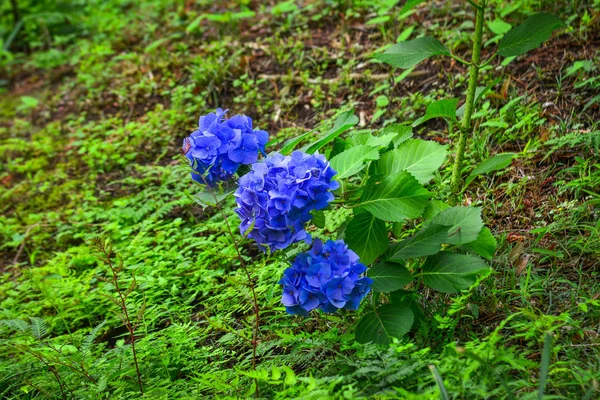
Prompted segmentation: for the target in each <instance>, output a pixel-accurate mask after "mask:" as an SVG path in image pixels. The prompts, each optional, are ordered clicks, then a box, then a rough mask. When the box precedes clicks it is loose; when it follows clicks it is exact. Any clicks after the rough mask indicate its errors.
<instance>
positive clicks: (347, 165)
mask: <svg viewBox="0 0 600 400" xmlns="http://www.w3.org/2000/svg"><path fill="white" fill-rule="evenodd" d="M378 158H379V151H377V147H373V146H367V145H363V146H355V147H352V148H351V149H349V150H346V151H344V152H342V153H340V154H338V155H337V156H335V157H333V158H332V159H331V167H332V168H333V169H334V170H336V171H337V175H336V177H335V178H336V179H346V178H348V177H349V176H352V175H354V174H356V173H358V172H360V171H362V169H363V168H364V167H365V161H372V160H377V159H378Z"/></svg>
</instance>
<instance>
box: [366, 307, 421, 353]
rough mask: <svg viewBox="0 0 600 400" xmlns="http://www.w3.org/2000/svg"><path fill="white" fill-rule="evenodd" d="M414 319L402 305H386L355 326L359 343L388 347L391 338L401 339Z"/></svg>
mask: <svg viewBox="0 0 600 400" xmlns="http://www.w3.org/2000/svg"><path fill="white" fill-rule="evenodd" d="M414 319H415V317H414V315H413V313H412V311H411V310H410V308H409V307H408V306H406V305H404V304H386V305H384V306H381V307H379V308H377V309H376V310H374V311H373V312H370V313H369V314H367V315H365V316H364V317H363V318H362V319H361V320H360V321H359V322H358V325H357V326H356V340H357V341H358V342H359V343H369V342H373V343H376V344H381V345H386V346H387V345H389V344H390V343H391V342H392V338H401V337H402V336H404V335H406V334H407V333H408V331H410V328H411V327H412V324H413V321H414Z"/></svg>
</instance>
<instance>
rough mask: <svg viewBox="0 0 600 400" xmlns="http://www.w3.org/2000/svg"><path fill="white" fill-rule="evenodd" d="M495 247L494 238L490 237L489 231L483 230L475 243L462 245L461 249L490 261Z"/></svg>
mask: <svg viewBox="0 0 600 400" xmlns="http://www.w3.org/2000/svg"><path fill="white" fill-rule="evenodd" d="M496 245H497V243H496V238H495V237H494V235H492V232H491V231H490V229H489V228H483V229H482V230H481V232H479V235H478V236H477V239H475V241H473V242H471V243H467V244H464V245H462V246H461V247H462V248H463V249H464V250H466V251H468V252H469V253H475V254H479V255H480V256H481V257H483V258H487V259H488V260H491V259H492V257H494V253H495V252H496Z"/></svg>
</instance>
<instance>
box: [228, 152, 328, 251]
mask: <svg viewBox="0 0 600 400" xmlns="http://www.w3.org/2000/svg"><path fill="white" fill-rule="evenodd" d="M335 174H336V171H335V170H334V169H333V168H331V166H330V165H329V162H327V160H326V159H325V156H323V155H320V154H318V153H317V154H314V155H310V154H306V153H303V152H301V151H295V152H293V153H292V154H291V155H290V156H285V157H284V156H282V155H281V154H279V153H272V154H270V155H269V156H268V157H267V158H265V159H264V161H263V162H260V163H255V164H252V170H251V171H250V172H249V173H247V174H246V175H244V176H243V177H241V178H240V180H239V181H238V185H239V188H238V189H237V191H236V192H235V197H236V201H237V204H238V208H237V209H236V210H235V211H236V213H237V214H238V215H239V216H240V218H241V220H242V222H241V224H240V231H241V233H242V235H247V236H248V237H249V238H252V239H254V240H255V241H256V242H257V243H258V245H259V247H260V248H261V249H262V250H266V248H269V249H270V250H271V251H275V250H278V249H285V248H286V247H288V246H289V245H290V244H292V243H294V242H298V241H301V240H304V241H306V242H307V243H309V242H310V240H311V239H310V235H308V234H307V233H306V231H305V230H304V225H305V223H306V222H308V221H310V219H311V218H312V215H311V214H310V212H311V211H312V210H321V209H323V208H325V207H327V205H328V204H329V203H330V202H331V201H332V200H333V194H332V193H331V191H332V190H335V189H337V188H338V187H339V183H338V182H337V181H335V180H333V179H332V178H333V176H334V175H335Z"/></svg>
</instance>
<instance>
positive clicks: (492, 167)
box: [465, 153, 515, 186]
mask: <svg viewBox="0 0 600 400" xmlns="http://www.w3.org/2000/svg"><path fill="white" fill-rule="evenodd" d="M513 158H515V153H502V154H498V155H496V156H494V157H492V158H488V159H487V160H485V161H483V162H482V163H481V164H479V165H478V166H476V167H475V169H474V170H473V172H471V174H470V175H469V176H468V177H467V179H466V181H465V186H467V185H468V184H469V183H471V182H472V181H473V179H475V178H476V177H477V176H478V175H483V174H487V173H488V172H492V171H498V170H501V169H504V168H506V167H508V166H509V165H510V163H511V162H512V160H513Z"/></svg>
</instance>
